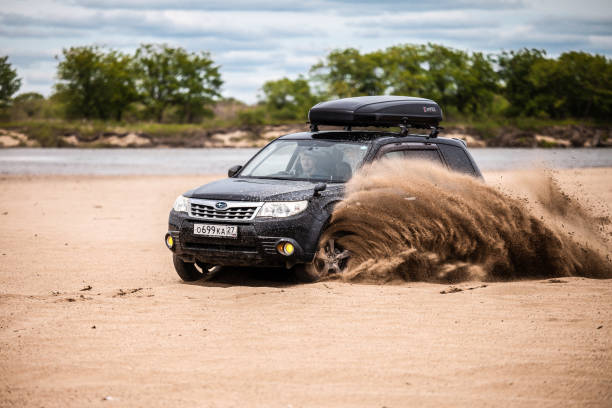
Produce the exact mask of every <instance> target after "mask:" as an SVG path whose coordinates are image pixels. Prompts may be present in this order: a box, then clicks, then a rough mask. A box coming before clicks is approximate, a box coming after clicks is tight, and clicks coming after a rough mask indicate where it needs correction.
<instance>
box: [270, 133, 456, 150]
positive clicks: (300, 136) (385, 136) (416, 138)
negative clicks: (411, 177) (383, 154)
mask: <svg viewBox="0 0 612 408" xmlns="http://www.w3.org/2000/svg"><path fill="white" fill-rule="evenodd" d="M277 140H335V141H340V140H346V141H363V140H371V141H376V142H378V143H381V142H383V143H384V142H388V141H391V142H393V141H395V142H398V143H400V142H423V143H442V144H450V145H453V146H458V147H461V148H466V147H467V145H466V143H465V142H464V141H463V140H461V139H456V138H448V137H440V136H438V137H428V135H423V134H407V135H402V134H401V133H398V132H386V131H376V130H325V131H319V132H298V133H290V134H287V135H283V136H280V137H279V138H278V139H277Z"/></svg>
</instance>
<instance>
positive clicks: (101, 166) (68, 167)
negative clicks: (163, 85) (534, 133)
mask: <svg viewBox="0 0 612 408" xmlns="http://www.w3.org/2000/svg"><path fill="white" fill-rule="evenodd" d="M257 150H258V149H182V148H181V149H43V148H19V149H0V174H84V175H85V174H92V175H119V174H170V175H171V174H224V173H226V172H227V169H228V168H230V167H231V166H233V165H236V164H244V163H245V162H246V161H247V160H248V159H249V158H250V157H251V156H253V155H254V154H255V153H256V152H257ZM471 153H472V155H473V156H474V159H475V160H476V162H477V163H478V166H479V167H480V169H481V170H482V171H488V170H512V169H521V168H526V167H533V166H537V167H547V168H557V169H561V168H580V167H612V149H508V148H484V149H472V150H471Z"/></svg>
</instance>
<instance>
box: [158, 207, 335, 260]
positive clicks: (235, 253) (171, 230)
mask: <svg viewBox="0 0 612 408" xmlns="http://www.w3.org/2000/svg"><path fill="white" fill-rule="evenodd" d="M325 221H326V219H324V217H320V215H319V214H315V213H312V212H310V211H308V210H307V211H305V212H304V213H301V214H298V215H296V216H293V217H287V218H261V219H257V218H255V219H254V220H251V221H249V222H221V221H210V220H202V219H199V218H197V217H191V216H190V215H188V214H186V213H179V212H176V211H174V210H172V211H171V212H170V217H169V223H168V234H169V235H171V236H172V237H173V240H174V246H173V248H170V249H171V250H172V251H173V252H174V253H175V254H176V255H177V256H179V257H180V258H181V259H183V260H184V261H187V262H195V261H198V262H201V263H205V264H212V265H227V266H288V267H290V266H292V265H295V264H299V263H305V262H310V261H312V259H313V257H314V252H315V250H316V246H317V242H318V240H319V235H320V232H321V229H322V228H323V225H324V223H325ZM197 223H200V224H201V223H205V224H220V225H221V224H230V225H236V226H237V227H238V237H237V238H217V237H205V236H201V235H195V234H194V232H193V231H194V228H193V225H194V224H197ZM280 241H286V242H291V243H292V244H293V245H294V247H295V252H294V253H293V254H292V255H290V256H286V255H282V254H280V253H279V252H278V251H277V250H276V245H277V244H278V243H279V242H280Z"/></svg>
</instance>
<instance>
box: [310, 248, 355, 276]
mask: <svg viewBox="0 0 612 408" xmlns="http://www.w3.org/2000/svg"><path fill="white" fill-rule="evenodd" d="M349 257H350V252H349V251H348V250H346V249H343V248H342V247H341V246H340V245H338V244H337V243H336V242H335V241H334V239H329V240H327V242H326V243H325V244H324V245H322V246H321V248H319V250H318V251H317V255H316V259H315V266H316V268H317V272H318V273H319V275H320V276H321V277H324V276H327V275H330V274H334V273H335V274H339V273H341V272H343V271H344V269H346V265H347V261H348V258H349Z"/></svg>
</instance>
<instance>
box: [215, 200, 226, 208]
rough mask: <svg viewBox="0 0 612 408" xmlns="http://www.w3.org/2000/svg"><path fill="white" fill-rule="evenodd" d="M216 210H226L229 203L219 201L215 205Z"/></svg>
mask: <svg viewBox="0 0 612 408" xmlns="http://www.w3.org/2000/svg"><path fill="white" fill-rule="evenodd" d="M215 208H216V209H217V210H225V209H226V208H227V203H224V202H223V201H219V202H217V203H215Z"/></svg>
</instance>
